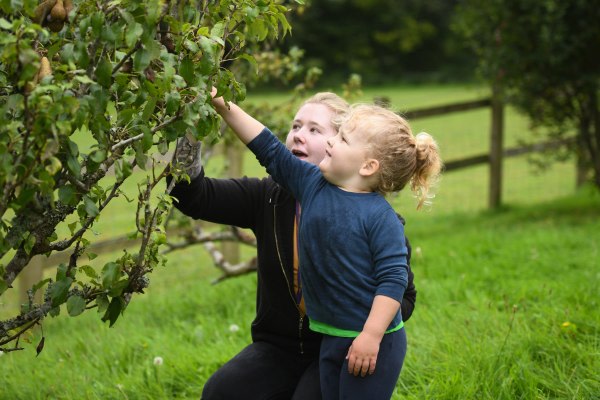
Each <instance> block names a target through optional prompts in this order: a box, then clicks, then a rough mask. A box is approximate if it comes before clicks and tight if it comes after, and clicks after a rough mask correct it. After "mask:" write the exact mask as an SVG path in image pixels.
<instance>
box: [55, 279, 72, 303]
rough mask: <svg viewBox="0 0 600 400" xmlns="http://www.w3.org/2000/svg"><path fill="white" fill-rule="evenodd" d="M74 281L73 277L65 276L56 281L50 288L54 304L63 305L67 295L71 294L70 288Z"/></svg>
mask: <svg viewBox="0 0 600 400" xmlns="http://www.w3.org/2000/svg"><path fill="white" fill-rule="evenodd" d="M72 283H73V278H68V277H67V278H64V279H62V280H60V281H57V282H55V283H54V284H53V285H52V287H51V288H50V300H51V302H52V306H53V307H56V306H59V305H61V304H62V303H64V302H65V300H67V295H68V294H69V288H70V287H71V284H72Z"/></svg>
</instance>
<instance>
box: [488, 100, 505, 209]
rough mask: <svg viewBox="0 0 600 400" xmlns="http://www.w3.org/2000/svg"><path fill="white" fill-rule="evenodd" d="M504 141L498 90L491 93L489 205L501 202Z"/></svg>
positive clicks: (502, 107) (502, 118)
mask: <svg viewBox="0 0 600 400" xmlns="http://www.w3.org/2000/svg"><path fill="white" fill-rule="evenodd" d="M503 141H504V104H503V103H502V100H501V97H500V94H499V93H498V90H497V89H496V88H494V90H493V93H492V126H491V131H490V183H489V184H490V187H489V207H490V208H498V207H499V206H500V204H501V203H502V147H503Z"/></svg>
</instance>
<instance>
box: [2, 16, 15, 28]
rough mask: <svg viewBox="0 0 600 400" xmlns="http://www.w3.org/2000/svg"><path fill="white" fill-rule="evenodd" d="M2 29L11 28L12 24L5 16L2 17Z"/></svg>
mask: <svg viewBox="0 0 600 400" xmlns="http://www.w3.org/2000/svg"><path fill="white" fill-rule="evenodd" d="M0 29H6V30H11V29H12V24H11V23H10V22H8V21H7V20H5V19H4V18H0Z"/></svg>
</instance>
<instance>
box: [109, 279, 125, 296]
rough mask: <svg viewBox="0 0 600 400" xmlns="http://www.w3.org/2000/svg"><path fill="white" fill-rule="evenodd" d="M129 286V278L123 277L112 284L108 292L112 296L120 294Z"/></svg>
mask: <svg viewBox="0 0 600 400" xmlns="http://www.w3.org/2000/svg"><path fill="white" fill-rule="evenodd" d="M127 286H129V280H128V279H121V280H120V281H118V282H116V283H115V284H114V285H113V286H112V288H111V289H110V292H109V293H108V294H109V295H110V296H112V297H115V296H120V295H121V294H122V293H123V290H125V288H126V287H127Z"/></svg>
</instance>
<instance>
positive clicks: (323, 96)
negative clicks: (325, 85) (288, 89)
mask: <svg viewBox="0 0 600 400" xmlns="http://www.w3.org/2000/svg"><path fill="white" fill-rule="evenodd" d="M305 104H322V105H324V106H325V107H327V108H329V109H330V110H331V111H333V112H334V114H335V117H334V118H333V119H332V121H331V124H332V125H333V126H334V127H335V130H336V131H337V130H339V129H340V125H341V123H342V120H343V118H344V116H345V115H346V114H347V113H348V111H350V104H348V102H347V101H346V100H344V99H343V98H341V97H340V96H338V95H337V94H335V93H332V92H319V93H316V94H314V95H313V96H312V97H309V98H308V99H306V101H304V103H302V105H305Z"/></svg>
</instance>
